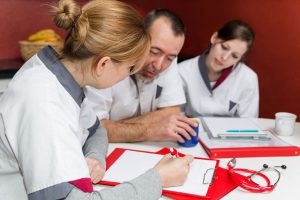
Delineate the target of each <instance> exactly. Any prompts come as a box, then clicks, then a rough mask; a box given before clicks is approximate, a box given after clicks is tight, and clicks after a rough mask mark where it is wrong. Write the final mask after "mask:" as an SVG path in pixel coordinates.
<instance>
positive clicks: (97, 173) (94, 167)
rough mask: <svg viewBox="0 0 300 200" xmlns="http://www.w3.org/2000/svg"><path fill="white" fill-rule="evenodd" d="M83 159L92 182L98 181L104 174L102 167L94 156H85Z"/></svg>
mask: <svg viewBox="0 0 300 200" xmlns="http://www.w3.org/2000/svg"><path fill="white" fill-rule="evenodd" d="M85 160H86V163H87V165H88V167H89V171H90V176H91V179H92V181H93V183H98V182H99V181H100V180H101V179H102V178H103V176H104V173H105V169H104V167H103V166H102V165H101V163H100V162H99V161H98V160H97V159H95V158H90V157H86V158H85Z"/></svg>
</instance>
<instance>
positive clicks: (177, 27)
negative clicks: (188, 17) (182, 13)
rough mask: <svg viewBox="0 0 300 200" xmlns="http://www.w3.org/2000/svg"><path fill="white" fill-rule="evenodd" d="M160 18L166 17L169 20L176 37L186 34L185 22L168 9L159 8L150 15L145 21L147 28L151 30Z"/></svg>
mask: <svg viewBox="0 0 300 200" xmlns="http://www.w3.org/2000/svg"><path fill="white" fill-rule="evenodd" d="M160 17H165V18H166V19H168V20H169V22H170V23H171V29H172V31H173V32H174V35H176V36H178V35H184V34H185V31H186V30H185V26H184V23H183V21H182V20H181V19H180V17H179V16H177V15H176V14H175V13H173V12H172V11H170V10H168V9H166V8H157V9H155V10H152V11H151V12H150V13H148V14H147V16H146V17H145V19H144V25H145V28H146V29H147V30H149V29H150V27H151V25H152V24H153V22H154V21H155V20H156V19H158V18H160Z"/></svg>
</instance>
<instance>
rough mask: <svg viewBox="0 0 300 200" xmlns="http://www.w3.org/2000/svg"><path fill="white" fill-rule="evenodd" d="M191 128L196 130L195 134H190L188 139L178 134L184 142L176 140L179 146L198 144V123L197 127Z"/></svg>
mask: <svg viewBox="0 0 300 200" xmlns="http://www.w3.org/2000/svg"><path fill="white" fill-rule="evenodd" d="M192 128H193V130H194V131H195V132H196V136H192V135H191V139H190V140H187V139H186V138H185V137H183V136H182V135H180V136H181V137H182V138H183V139H184V141H185V142H183V143H182V142H177V143H178V144H179V145H180V146H183V147H193V146H195V145H197V144H198V132H199V125H198V126H197V127H192Z"/></svg>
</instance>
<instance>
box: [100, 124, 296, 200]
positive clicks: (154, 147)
mask: <svg viewBox="0 0 300 200" xmlns="http://www.w3.org/2000/svg"><path fill="white" fill-rule="evenodd" d="M258 123H259V125H260V127H261V128H262V129H263V130H269V129H273V128H274V125H275V124H274V123H275V122H274V120H272V119H258ZM280 138H281V139H283V140H284V141H286V142H288V143H290V144H293V145H296V146H300V123H299V122H297V123H296V126H295V133H294V135H293V136H286V137H283V136H281V137H280ZM116 147H121V148H130V149H139V150H146V151H153V152H155V151H158V150H160V149H161V148H163V147H168V148H170V147H175V148H177V150H178V151H180V152H182V153H184V154H191V155H194V156H197V157H205V158H207V154H206V153H205V151H204V149H203V148H202V146H201V145H200V144H198V145H197V146H195V147H192V148H184V147H180V146H179V145H177V144H176V143H174V142H140V143H112V144H110V145H109V149H108V153H109V154H110V153H111V152H112V151H113V150H114V149H115V148H116ZM229 160H230V159H229V158H228V159H220V166H221V167H224V168H226V166H227V162H228V161H229ZM265 163H266V164H268V165H269V166H280V165H283V164H284V165H286V166H287V169H286V170H280V171H281V172H282V173H281V179H280V181H279V183H278V184H277V186H276V188H275V189H274V191H273V192H271V193H265V194H258V193H250V192H246V191H243V190H241V189H239V188H237V189H235V190H233V191H232V192H230V193H229V194H227V195H226V196H225V197H224V198H223V199H225V200H226V199H228V200H240V199H243V200H248V199H249V200H253V199H265V200H270V199H271V200H277V199H278V200H282V199H288V200H292V199H295V200H296V199H300V156H297V157H294V156H292V157H255V158H237V167H239V168H248V169H253V170H260V169H261V168H262V166H263V164H265ZM221 187H222V186H221ZM102 188H103V186H95V190H100V189H102Z"/></svg>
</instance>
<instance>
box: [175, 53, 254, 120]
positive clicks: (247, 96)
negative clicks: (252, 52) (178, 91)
mask: <svg viewBox="0 0 300 200" xmlns="http://www.w3.org/2000/svg"><path fill="white" fill-rule="evenodd" d="M204 56H205V54H203V55H201V56H197V57H195V58H192V59H189V60H186V61H184V62H181V63H179V65H178V69H179V74H180V77H181V79H182V82H183V87H184V91H185V95H186V99H187V103H186V104H185V105H184V106H183V109H184V112H185V114H186V115H187V116H189V117H199V116H229V117H258V105H259V92H258V79H257V75H256V73H255V72H254V71H253V70H251V69H250V68H249V67H248V66H247V65H245V64H244V63H239V64H237V66H234V68H233V70H232V71H231V72H230V74H229V75H228V77H227V78H226V79H225V80H224V81H223V82H222V83H221V84H220V85H219V86H218V87H217V88H215V89H212V87H211V83H210V82H209V80H208V75H207V71H206V66H205V62H204Z"/></svg>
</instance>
